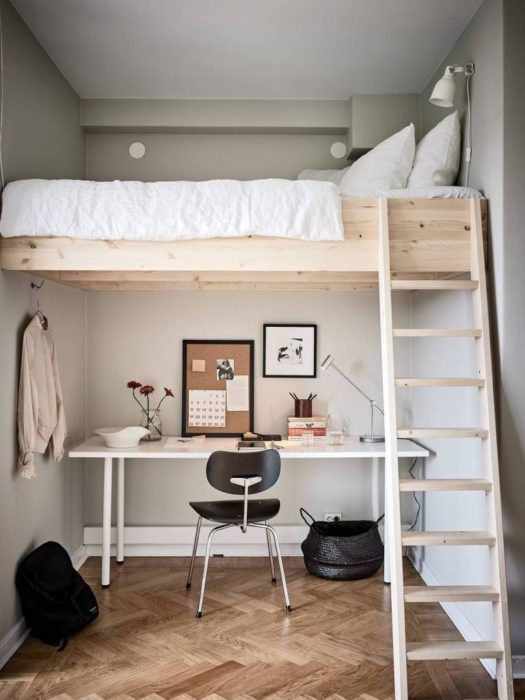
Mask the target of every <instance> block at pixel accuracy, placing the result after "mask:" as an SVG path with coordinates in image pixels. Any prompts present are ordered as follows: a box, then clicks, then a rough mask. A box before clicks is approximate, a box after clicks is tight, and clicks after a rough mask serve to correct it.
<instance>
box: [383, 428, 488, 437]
mask: <svg viewBox="0 0 525 700" xmlns="http://www.w3.org/2000/svg"><path fill="white" fill-rule="evenodd" d="M397 437H398V438H407V439H412V438H481V439H486V438H487V437H488V430H485V429H484V428H400V429H399V430H398V431H397Z"/></svg>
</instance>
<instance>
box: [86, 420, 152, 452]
mask: <svg viewBox="0 0 525 700" xmlns="http://www.w3.org/2000/svg"><path fill="white" fill-rule="evenodd" d="M149 432H150V431H149V430H148V429H147V428H142V427H140V426H138V425H134V426H130V427H129V428H98V430H95V435H100V436H101V437H102V438H103V440H104V442H105V443H106V447H121V448H122V447H137V445H138V444H139V442H140V439H141V438H143V437H145V436H146V435H148V434H149Z"/></svg>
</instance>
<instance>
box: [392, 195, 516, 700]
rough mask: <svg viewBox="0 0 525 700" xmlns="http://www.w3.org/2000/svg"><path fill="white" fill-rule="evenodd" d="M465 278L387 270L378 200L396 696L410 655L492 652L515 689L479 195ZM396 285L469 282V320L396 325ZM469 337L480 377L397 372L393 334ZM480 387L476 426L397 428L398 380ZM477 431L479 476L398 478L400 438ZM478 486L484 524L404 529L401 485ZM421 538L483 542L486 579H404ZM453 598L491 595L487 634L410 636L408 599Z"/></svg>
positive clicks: (438, 286)
mask: <svg viewBox="0 0 525 700" xmlns="http://www.w3.org/2000/svg"><path fill="white" fill-rule="evenodd" d="M470 261H471V262H470V273H471V274H470V276H471V279H470V280H446V281H440V280H402V281H401V280H393V279H392V275H391V270H390V243H389V231H388V203H387V201H386V200H384V199H382V200H380V201H379V298H380V312H381V352H382V366H383V392H384V407H385V440H386V444H385V453H386V474H385V478H386V482H387V490H386V493H387V494H388V497H387V502H386V503H385V509H386V513H387V516H388V518H389V522H390V528H389V538H390V552H391V562H390V564H391V575H392V590H391V594H392V634H393V653H394V675H395V697H396V700H406V699H407V698H408V682H407V660H409V661H431V660H440V659H472V658H474V659H495V660H496V674H497V685H498V697H499V698H500V700H506V699H508V698H513V697H514V692H513V684H512V668H511V653H510V640H509V625H508V611H507V592H506V590H507V589H506V580H505V563H504V557H503V534H502V524H501V500H500V486H499V474H498V455H497V443H496V422H495V411H494V390H493V380H492V365H491V351H490V334H489V317H488V303H487V286H486V276H485V261H484V250H483V233H482V220H481V208H480V201H479V200H477V199H472V200H470ZM396 290H451V291H454V290H471V291H472V308H473V326H474V327H473V328H467V329H459V330H456V329H454V330H449V329H406V328H402V329H395V328H393V327H392V291H396ZM399 336H405V337H407V336H408V337H411V336H412V337H425V336H428V337H471V338H472V339H473V342H475V344H476V351H477V352H476V356H477V377H476V378H475V379H457V378H454V379H447V378H443V379H434V378H432V379H425V378H416V379H408V378H396V376H395V371H394V338H395V337H399ZM405 386H427V387H443V386H446V387H448V386H450V387H458V386H469V387H471V386H474V387H477V388H478V396H479V405H480V426H478V427H473V428H399V427H398V425H397V418H396V387H405ZM436 437H437V438H463V437H469V438H473V437H474V438H479V439H480V440H481V441H482V450H481V451H482V459H483V468H484V474H483V476H482V477H480V478H479V479H461V478H456V479H428V480H425V479H417V480H412V479H410V480H403V479H400V478H399V464H398V455H397V438H416V439H418V438H436ZM461 490H464V491H473V490H477V491H482V492H485V494H486V503H487V510H488V517H487V521H488V526H487V531H486V532H485V531H484V532H479V531H475V532H474V531H461V532H457V531H452V532H419V531H416V532H404V533H403V532H402V530H401V512H400V492H401V491H411V492H414V491H461ZM425 545H446V546H447V545H449V546H450V545H485V546H488V548H489V558H490V570H491V578H492V580H491V585H489V586H405V585H404V580H403V563H402V547H404V546H425ZM450 601H490V603H491V604H492V606H493V621H494V623H493V628H494V635H493V639H492V640H491V641H471V642H469V641H459V642H450V641H442V642H440V641H432V642H423V641H422V642H416V643H410V644H407V641H406V635H405V603H428V602H450Z"/></svg>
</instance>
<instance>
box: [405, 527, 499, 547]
mask: <svg viewBox="0 0 525 700" xmlns="http://www.w3.org/2000/svg"><path fill="white" fill-rule="evenodd" d="M401 543H402V544H403V545H404V546H406V547H422V546H425V545H426V546H440V545H478V544H486V545H494V544H495V543H496V538H495V537H494V535H491V534H490V532H484V531H480V530H451V531H444V530H433V531H416V532H410V531H407V532H402V533H401Z"/></svg>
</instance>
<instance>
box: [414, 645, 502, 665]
mask: <svg viewBox="0 0 525 700" xmlns="http://www.w3.org/2000/svg"><path fill="white" fill-rule="evenodd" d="M502 656H503V650H502V648H501V646H500V645H499V644H498V643H497V642H465V641H461V642H410V643H408V644H407V659H408V660H409V661H441V660H442V661H446V660H454V659H501V658H502Z"/></svg>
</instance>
